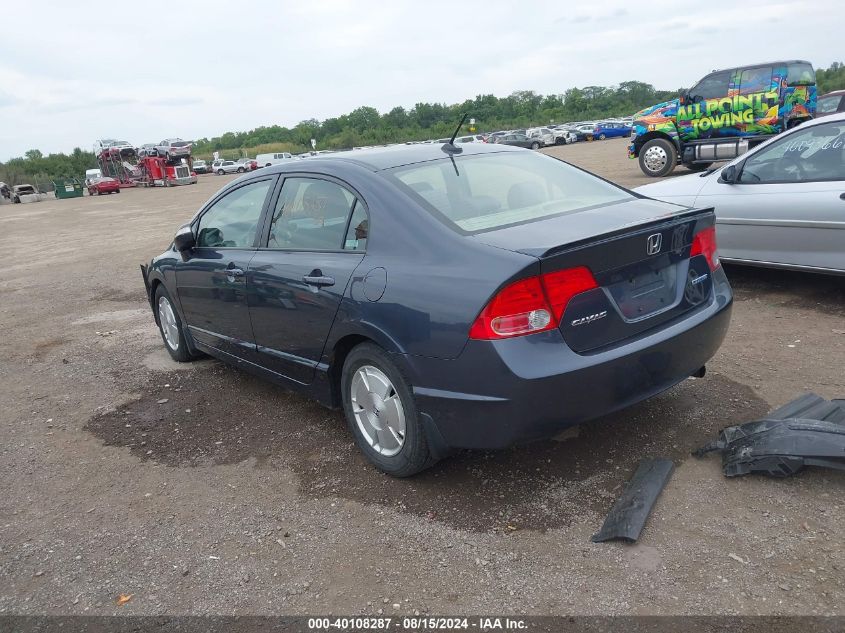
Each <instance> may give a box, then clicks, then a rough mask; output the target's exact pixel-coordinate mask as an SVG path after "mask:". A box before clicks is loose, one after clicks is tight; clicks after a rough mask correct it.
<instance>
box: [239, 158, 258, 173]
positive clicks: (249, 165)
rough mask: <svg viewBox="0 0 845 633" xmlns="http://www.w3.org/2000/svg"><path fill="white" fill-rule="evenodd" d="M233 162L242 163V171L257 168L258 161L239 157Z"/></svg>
mask: <svg viewBox="0 0 845 633" xmlns="http://www.w3.org/2000/svg"><path fill="white" fill-rule="evenodd" d="M235 162H237V163H238V164H239V165H243V166H244V171H253V170H255V169H258V161H256V160H255V159H254V158H239V159H238V160H237V161H235Z"/></svg>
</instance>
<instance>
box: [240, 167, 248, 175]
mask: <svg viewBox="0 0 845 633" xmlns="http://www.w3.org/2000/svg"><path fill="white" fill-rule="evenodd" d="M245 171H246V169H244V168H243V167H238V173H239V174H242V173H244V172H245Z"/></svg>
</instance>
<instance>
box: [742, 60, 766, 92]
mask: <svg viewBox="0 0 845 633" xmlns="http://www.w3.org/2000/svg"><path fill="white" fill-rule="evenodd" d="M771 88H772V67H771V66H764V67H762V68H748V69H746V70H743V71H742V73H741V74H740V76H739V94H741V95H750V94H754V93H757V92H768V91H769V90H771Z"/></svg>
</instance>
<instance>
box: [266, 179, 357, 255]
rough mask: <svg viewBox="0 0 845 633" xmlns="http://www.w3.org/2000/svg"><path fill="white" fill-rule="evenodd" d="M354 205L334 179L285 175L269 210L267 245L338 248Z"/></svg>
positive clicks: (351, 197)
mask: <svg viewBox="0 0 845 633" xmlns="http://www.w3.org/2000/svg"><path fill="white" fill-rule="evenodd" d="M354 204H355V196H353V195H352V193H350V192H349V191H348V190H347V189H346V188H344V187H341V186H340V185H338V184H336V183H334V182H330V181H328V180H318V179H316V178H287V179H285V183H284V185H283V186H282V192H281V194H280V195H279V201H278V203H277V205H276V210H275V212H274V213H273V220H272V223H271V226H270V238H269V240H268V243H267V246H269V247H270V248H290V249H298V250H309V251H322V250H329V251H336V250H341V249H343V247H344V243H345V242H344V240H345V238H346V236H347V224H348V221H349V216H350V213H351V212H352V207H353V205H354ZM353 250H354V249H353Z"/></svg>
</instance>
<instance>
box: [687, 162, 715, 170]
mask: <svg viewBox="0 0 845 633" xmlns="http://www.w3.org/2000/svg"><path fill="white" fill-rule="evenodd" d="M712 164H713V163H687V169H689V170H690V171H707V170H708V169H710V166H711V165H712Z"/></svg>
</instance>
